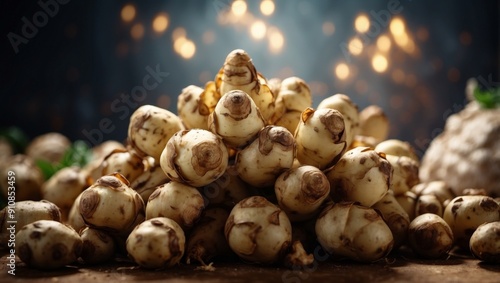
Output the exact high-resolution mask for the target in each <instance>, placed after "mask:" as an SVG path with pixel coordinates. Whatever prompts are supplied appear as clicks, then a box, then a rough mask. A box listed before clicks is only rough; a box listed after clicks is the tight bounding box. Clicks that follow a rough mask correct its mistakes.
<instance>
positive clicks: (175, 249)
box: [167, 229, 182, 257]
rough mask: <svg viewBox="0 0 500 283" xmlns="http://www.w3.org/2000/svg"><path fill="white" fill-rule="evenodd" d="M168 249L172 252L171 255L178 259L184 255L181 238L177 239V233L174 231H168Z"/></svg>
mask: <svg viewBox="0 0 500 283" xmlns="http://www.w3.org/2000/svg"><path fill="white" fill-rule="evenodd" d="M167 233H168V238H169V240H170V241H169V242H168V249H169V250H170V253H171V254H172V257H177V256H180V255H181V254H182V251H181V248H180V246H179V237H177V233H175V231H174V230H173V229H168V231H167Z"/></svg>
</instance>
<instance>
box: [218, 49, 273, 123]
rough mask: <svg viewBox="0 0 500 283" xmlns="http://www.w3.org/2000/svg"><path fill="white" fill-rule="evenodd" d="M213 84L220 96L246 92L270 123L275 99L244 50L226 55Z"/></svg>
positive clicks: (236, 50) (237, 50)
mask: <svg viewBox="0 0 500 283" xmlns="http://www.w3.org/2000/svg"><path fill="white" fill-rule="evenodd" d="M215 84H216V90H217V92H218V93H220V94H221V96H222V95H224V94H226V93H227V92H229V91H231V90H236V89H239V90H242V91H244V92H246V93H247V94H248V95H250V97H251V98H252V100H253V101H254V102H255V104H256V105H257V107H258V108H259V110H260V112H261V113H262V116H263V117H264V120H265V121H271V118H272V115H273V113H274V108H275V106H274V103H275V99H276V98H275V96H274V94H273V92H272V91H271V89H270V88H269V86H267V82H266V80H265V79H264V78H263V77H262V76H261V75H260V74H259V73H258V72H257V69H256V68H255V66H254V64H253V62H252V59H251V58H250V55H248V53H247V52H246V51H245V50H243V49H235V50H233V51H231V52H230V53H229V54H228V55H227V57H226V60H225V62H224V65H223V66H222V68H221V69H220V71H219V73H218V74H217V76H216V77H215Z"/></svg>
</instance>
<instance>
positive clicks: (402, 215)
mask: <svg viewBox="0 0 500 283" xmlns="http://www.w3.org/2000/svg"><path fill="white" fill-rule="evenodd" d="M373 208H374V209H376V210H377V211H378V212H380V214H381V216H382V218H383V219H384V221H385V223H386V224H387V226H388V227H389V229H391V232H392V236H393V238H394V249H397V248H399V247H400V246H401V245H403V244H405V243H406V240H407V238H408V226H410V217H409V216H408V214H407V213H406V211H405V210H404V208H403V207H401V205H400V204H399V203H398V201H397V200H396V198H395V197H394V194H393V192H392V191H390V192H389V193H387V194H386V195H385V196H384V197H383V198H382V199H381V200H379V201H378V202H377V203H375V204H374V205H373Z"/></svg>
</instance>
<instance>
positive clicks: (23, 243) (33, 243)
mask: <svg viewBox="0 0 500 283" xmlns="http://www.w3.org/2000/svg"><path fill="white" fill-rule="evenodd" d="M16 247H17V249H16V253H17V255H18V256H19V258H20V259H21V260H22V261H23V262H24V263H26V264H27V265H28V266H31V267H35V268H39V269H56V268H60V267H63V266H65V265H68V264H71V263H73V262H75V261H76V260H77V258H78V257H79V256H80V253H81V251H82V239H81V238H80V236H79V235H78V233H77V232H76V231H75V230H74V229H73V228H71V227H70V226H67V225H64V224H62V223H61V222H57V221H53V220H38V221H35V222H32V223H30V224H28V225H26V226H24V227H23V228H22V229H21V230H19V232H17V234H16Z"/></svg>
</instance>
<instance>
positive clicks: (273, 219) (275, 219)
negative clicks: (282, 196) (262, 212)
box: [267, 210, 281, 226]
mask: <svg viewBox="0 0 500 283" xmlns="http://www.w3.org/2000/svg"><path fill="white" fill-rule="evenodd" d="M280 213H281V210H276V211H275V212H273V213H271V214H270V215H269V216H268V217H267V221H269V223H271V224H273V225H278V226H279V225H280Z"/></svg>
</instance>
